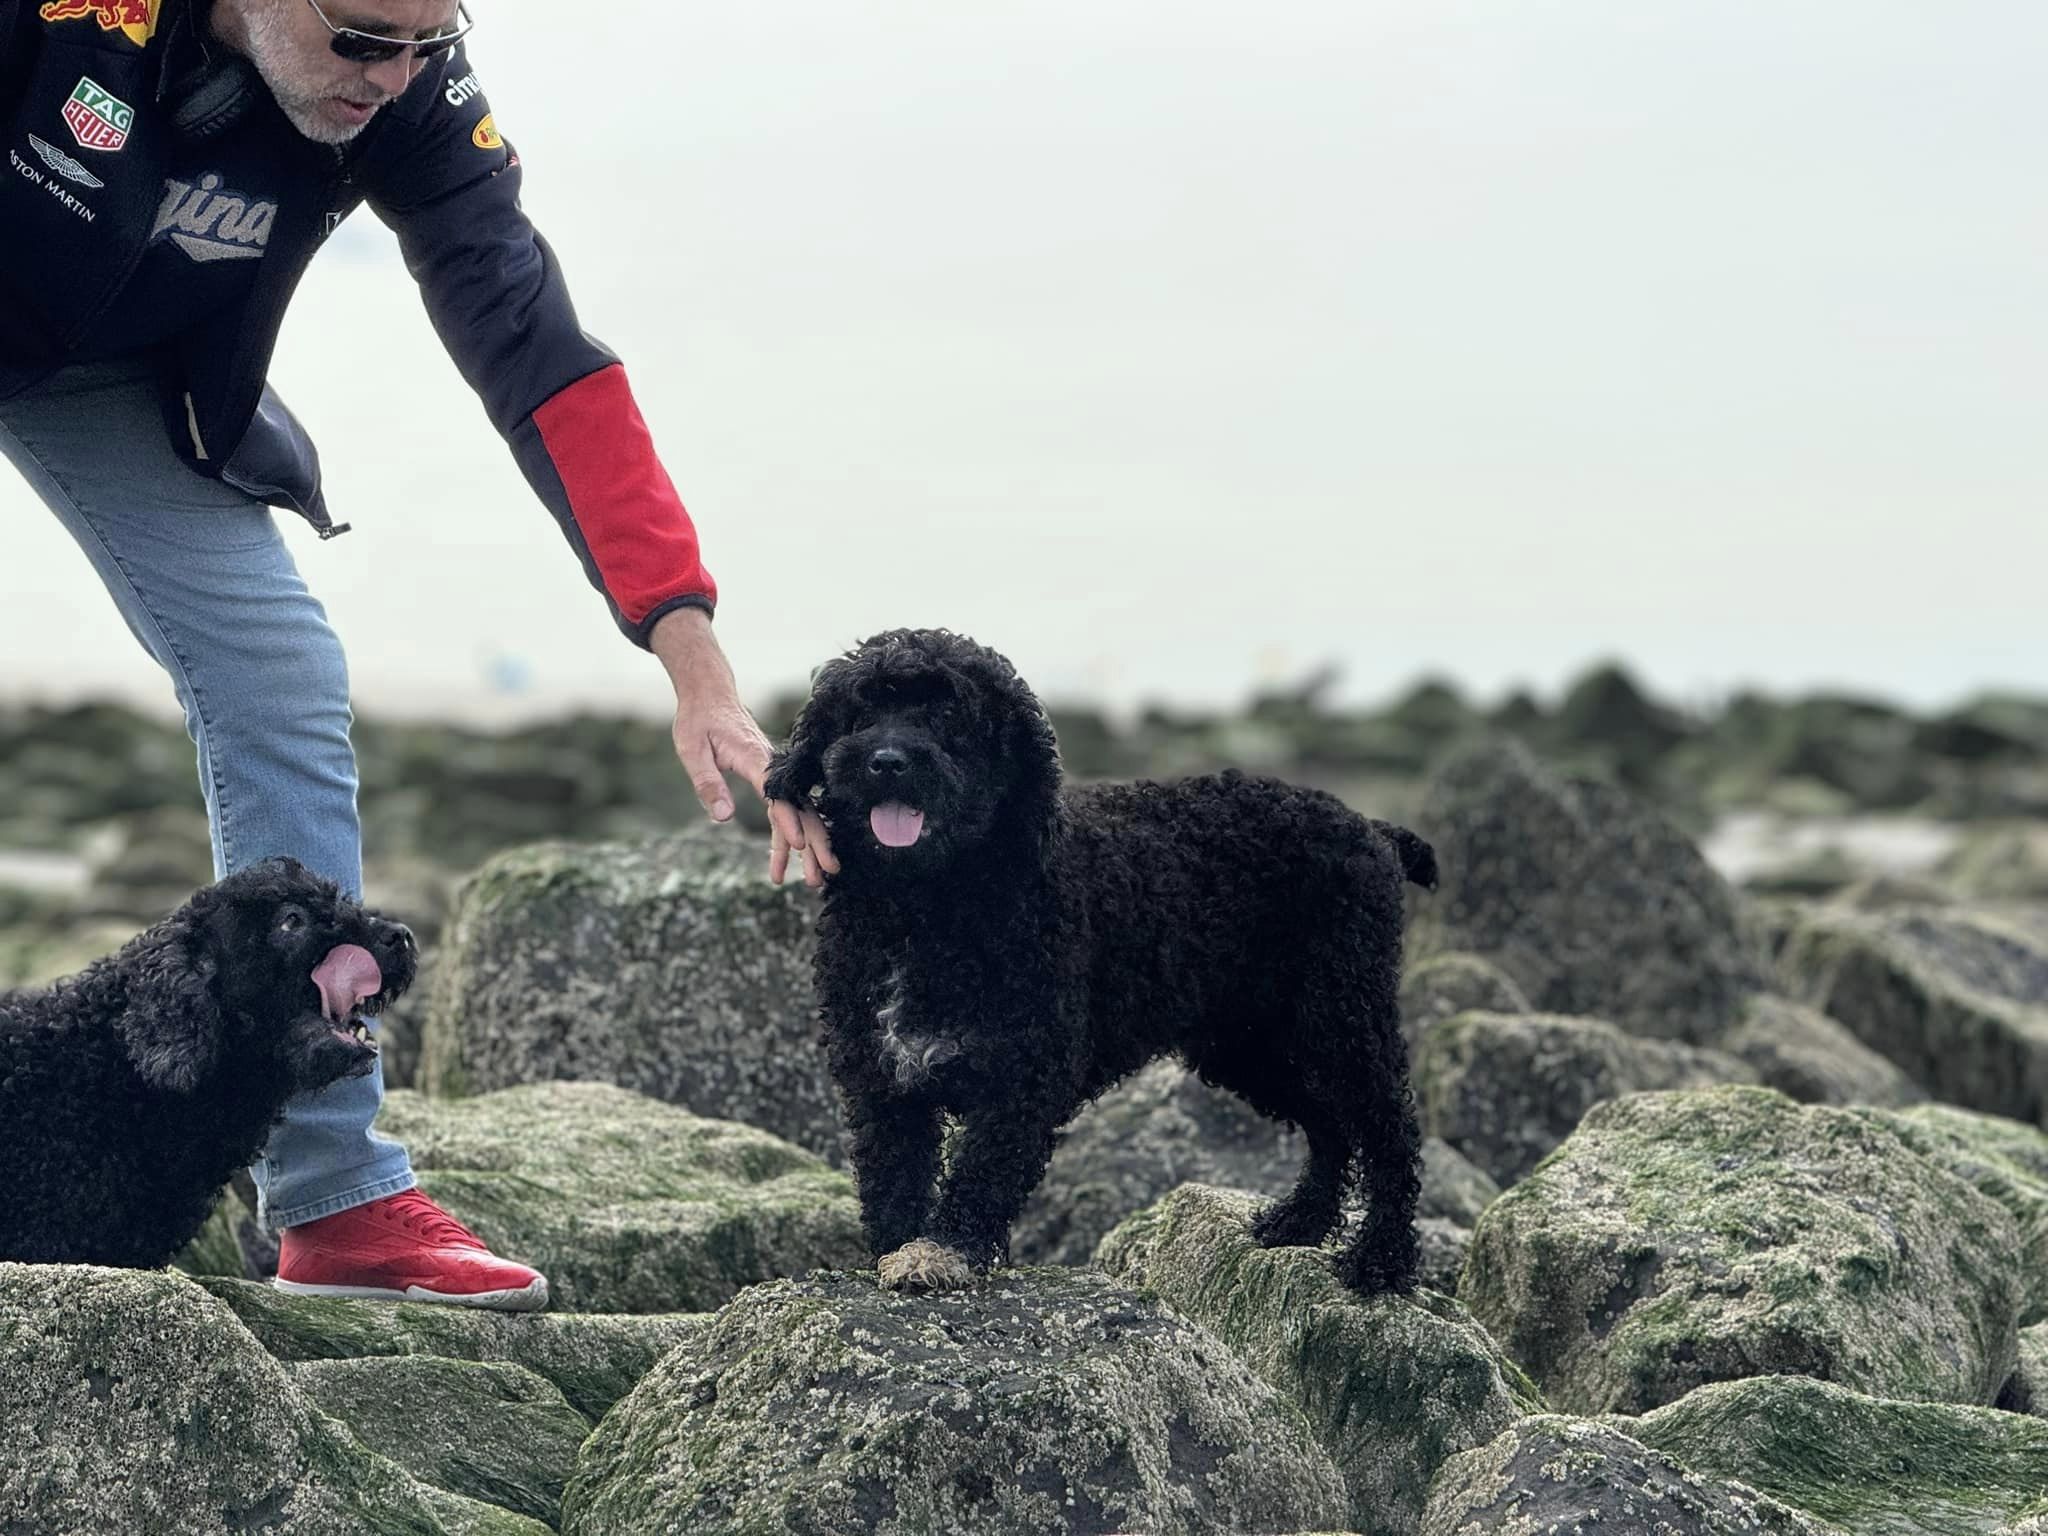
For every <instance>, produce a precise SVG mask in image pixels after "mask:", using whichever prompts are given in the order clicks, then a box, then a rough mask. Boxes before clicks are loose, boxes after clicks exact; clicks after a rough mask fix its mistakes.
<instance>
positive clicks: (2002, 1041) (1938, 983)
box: [1778, 907, 2048, 1124]
mask: <svg viewBox="0 0 2048 1536" xmlns="http://www.w3.org/2000/svg"><path fill="white" fill-rule="evenodd" d="M1778 969H1779V971H1780V973H1781V975H1782V977H1783V978H1784V983H1785V987H1786V990H1787V991H1788V992H1790V994H1791V995H1792V996H1793V997H1794V998H1796V999H1798V1000H1799V1001H1801V1002H1806V1003H1810V1004H1812V1005H1813V1006H1814V1007H1816V1008H1818V1009H1820V1010H1821V1011H1822V1012H1824V1013H1826V1014H1828V1015H1829V1016H1830V1017H1832V1018H1835V1019H1838V1020H1840V1021H1841V1022H1842V1023H1843V1024H1844V1025H1846V1026H1848V1028H1849V1030H1850V1031H1851V1032H1852V1033H1853V1034H1855V1036H1856V1037H1857V1038H1858V1039H1859V1040H1861V1041H1862V1042H1863V1043H1864V1044H1865V1045H1867V1046H1869V1047H1870V1048H1871V1049H1872V1050H1874V1051H1876V1052H1877V1053H1878V1054H1879V1055H1880V1056H1883V1057H1884V1058H1886V1059H1887V1060H1888V1061H1890V1062H1892V1063H1893V1064H1894V1065H1896V1066H1897V1067H1899V1068H1900V1070H1902V1071H1903V1072H1904V1073H1905V1074H1906V1075H1907V1076H1908V1077H1910V1078H1911V1079H1912V1080H1913V1081H1914V1082H1916V1083H1918V1084H1920V1085H1921V1086H1923V1087H1924V1088H1926V1089H1927V1090H1928V1092H1929V1093H1931V1094H1932V1095H1933V1096H1934V1097H1936V1098H1938V1099H1941V1100H1943V1101H1945V1102H1947V1103H1951V1104H1961V1105H1963V1106H1964V1107H1965V1108H1968V1109H1979V1110H1983V1111H1985V1112H1987V1113H1989V1114H1994V1115H2006V1116H2009V1117H2010V1118H2012V1119H2015V1120H2025V1121H2028V1122H2030V1123H2033V1124H2040V1123H2041V1122H2042V1119H2043V1117H2044V1115H2048V938H2044V937H2043V935H2042V934H2041V933H2040V932H2039V931H2038V929H2036V928H2033V927H2030V926H2028V925H2027V924H2025V923H2023V922H2021V921H2017V920H2015V918H2014V917H2013V916H2012V915H2010V914H1994V913H1991V912H1988V911H1980V910H1972V909H1965V908H1953V907H1950V908H1942V909H1939V910H1930V909H1926V908H1908V909H1902V910H1899V911H1893V912H1880V913H1858V912H1850V911H1844V910H1840V909H1835V908H1827V907H1823V908H1816V909H1814V910H1813V911H1811V912H1809V913H1808V914H1807V916H1806V919H1805V920H1804V921H1803V922H1802V923H1801V924H1800V925H1799V927H1798V928H1797V929H1796V930H1795V931H1794V932H1793V934H1792V936H1791V937H1790V938H1789V939H1788V940H1787V941H1786V944H1785V948H1784V951H1783V953H1782V954H1781V955H1780V956H1779V960H1778Z"/></svg>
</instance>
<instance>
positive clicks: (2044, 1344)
mask: <svg viewBox="0 0 2048 1536" xmlns="http://www.w3.org/2000/svg"><path fill="white" fill-rule="evenodd" d="M1998 1406H1999V1407H2000V1408H2003V1409H2004V1410H2005V1411H2006V1412H2007V1413H2025V1414H2031V1415H2032V1416H2033V1417H2035V1418H2037V1419H2048V1323H2036V1324H2034V1326H2033V1327H2031V1328H2022V1329H2021V1330H2020V1357H2019V1363H2018V1364H2017V1365H2015V1366H2014V1367H2013V1371H2012V1376H2011V1378H2010V1379H2009V1380H2008V1381H2007V1382H2006V1384H2005V1390H2004V1391H2002V1392H2000V1393H1999V1394H1998Z"/></svg>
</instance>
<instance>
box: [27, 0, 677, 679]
mask: <svg viewBox="0 0 2048 1536" xmlns="http://www.w3.org/2000/svg"><path fill="white" fill-rule="evenodd" d="M195 5H198V6H200V7H201V9H202V12H203V5H204V0H91V3H90V4H87V3H86V0H54V3H53V0H0V134H4V142H5V146H6V147H5V151H4V152H5V154H6V157H7V163H6V164H4V165H0V399H5V398H7V397H9V396H11V395H14V394H18V393H21V392H22V391H24V390H27V389H29V388H32V387H33V386H34V385H35V384H36V383H37V382H38V381H40V380H41V379H43V378H45V377H47V376H48V375H49V374H50V373H52V372H54V371H55V370H56V369H57V368H59V367H61V366H63V365H64V363H65V362H66V361H67V359H68V358H70V357H72V356H73V355H74V349H75V348H77V347H78V345H79V344H80V341H81V338H83V337H86V336H87V335H88V334H89V333H91V332H92V330H93V328H94V325H95V322H96V321H98V320H99V319H100V317H102V316H103V315H105V314H106V313H107V311H108V309H109V306H110V305H112V304H113V302H114V300H115V298H116V297H117V296H118V295H119V294H120V293H121V291H122V289H123V287H124V286H125V285H126V284H127V283H128V281H129V279H130V277H131V275H132V274H133V273H134V272H135V270H136V267H137V264H138V263H139V262H140V261H141V259H142V256H143V253H144V250H145V248H146V246H147V245H148V243H149V241H150V238H151V234H152V226H153V224H154V223H156V222H157V220H158V218H159V208H160V205H162V204H163V202H164V199H165V195H166V190H165V189H166V182H167V179H168V178H167V175H166V166H167V164H168V163H169V162H170V160H171V158H172V156H173V155H174V153H176V152H177V151H178V149H179V145H178V141H177V138H176V136H175V134H174V130H173V129H172V126H171V112H172V109H173V107H174V106H175V105H176V100H177V93H176V84H177V80H176V76H177V73H178V70H179V69H180V68H182V58H181V52H180V50H181V49H186V50H189V49H190V48H191V47H192V33H193V30H194V28H195V20H194V10H193V7H194V6H195ZM74 12H82V14H70V13H74ZM83 82H90V84H91V87H92V93H93V99H94V100H96V101H105V100H108V99H111V100H112V101H113V102H114V103H115V107H116V108H117V109H119V110H117V111H115V112H114V113H113V114H112V116H113V121H114V123H115V124H116V125H118V126H117V127H116V128H115V129H114V130H113V133H114V136H117V137H120V138H122V140H123V142H121V143H120V145H119V148H118V149H117V150H116V151H114V152H111V153H109V152H106V151H104V150H101V151H100V152H97V153H94V152H92V151H91V150H90V149H89V148H88V147H87V146H86V144H85V142H84V141H83V140H77V139H76V138H75V135H74V136H67V129H66V122H67V118H66V114H67V112H69V113H72V114H74V116H75V114H76V112H77V105H76V103H75V102H74V97H75V96H77V94H78V93H79V92H80V91H81V90H82V89H83V84H82V83H83ZM256 95H257V96H258V97H260V98H261V99H260V100H259V101H258V102H257V103H256V105H255V106H254V108H253V109H252V110H249V111H247V112H246V113H245V114H244V115H243V116H242V117H240V118H239V119H237V120H236V122H235V123H234V126H233V127H232V128H231V129H229V130H228V131H227V132H225V133H223V134H221V135H220V136H219V137H218V139H217V140H211V141H209V142H208V144H207V153H208V154H209V155H211V156H213V157H215V160H214V163H216V164H217V165H218V166H219V167H220V170H221V174H222V175H223V176H224V177H225V178H226V179H227V182H228V183H229V184H231V185H232V184H234V178H235V176H236V174H237V169H236V167H237V163H238V157H240V160H241V162H242V163H243V164H245V165H246V166H247V167H249V168H250V171H249V173H250V174H252V175H254V174H259V172H258V171H257V170H256V169H255V167H257V166H258V165H259V164H260V166H261V171H260V174H262V175H265V176H267V177H269V178H270V184H272V185H277V186H278V195H277V196H276V200H275V201H276V216H275V220H274V222H273V223H272V224H271V226H270V228H269V230H268V231H267V249H266V250H265V251H264V253H263V257H262V260H261V261H260V263H257V266H258V270H257V272H256V274H255V277H254V285H253V287H252V288H251V289H250V290H249V292H248V294H247V296H246V298H245V299H244V300H243V301H242V302H240V303H239V304H237V305H235V306H233V307H232V308H230V309H228V310H227V311H225V312H223V313H217V314H213V315H209V316H206V317H204V318H202V319H201V320H199V321H198V322H196V323H195V324H194V325H193V327H192V328H191V329H190V330H188V331H186V332H184V333H182V334H180V335H179V336H178V337H177V338H176V339H175V341H173V342H172V343H171V344H169V345H168V346H166V347H163V348H161V349H159V351H158V353H157V356H159V357H160V359H161V375H162V382H163V396H164V422H165V430H166V431H167V432H169V434H170V436H171V439H172V441H173V442H174V443H175V444H176V446H177V448H178V450H179V451H180V453H181V454H183V455H184V457H185V458H186V459H188V460H189V461H190V462H191V463H192V465H193V467H194V468H195V469H197V470H198V471H199V472H200V473H201V474H205V475H209V476H213V477H216V478H219V479H221V480H225V481H227V482H228V483H230V484H232V485H235V486H237V487H239V488H240V489H242V490H244V491H247V492H248V493H249V494H251V495H252V496H255V497H257V498H258V499H260V500H262V501H264V502H267V503H269V504H270V505H272V506H277V507H285V508H289V509H290V510H292V511H295V512H297V513H299V514H300V515H301V516H303V517H305V518H306V519H307V521H309V522H310V523H312V524H313V526H314V527H316V528H318V529H319V530H320V531H321V533H322V535H323V536H326V535H328V534H331V533H333V532H335V531H337V529H336V527H335V525H334V523H333V521H332V519H331V518H330V517H329V515H328V511H327V506H326V502H325V499H324V497H323V496H322V494H321V489H320V464H319V456H318V454H317V453H316V451H315V449H314V447H313V443H312V440H311V439H310V438H309V437H308V436H307V434H306V431H305V429H304V428H303V427H301V426H300V425H299V423H298V421H297V420H296V419H294V418H293V416H292V414H291V412H290V411H289V410H287V409H286V408H285V406H284V403H283V401H282V400H280V399H279V398H278V397H277V395H276V393H275V392H274V391H273V390H271V389H270V388H269V385H268V383H267V378H266V376H267V374H268V371H269V367H270V360H271V355H272V352H273V350H274V349H275V346H276V342H277V334H278V330H279V327H280V326H281V325H282V324H283V321H284V315H285V310H286V307H287V306H288V305H289V304H290V302H291V297H292V294H293V292H294V291H295V290H296V288H297V286H298V283H299V280H300V278H301V277H302V276H303V275H304V274H305V270H306V267H307V265H308V264H309V263H310V262H311V261H312V259H313V256H314V254H315V253H316V252H317V251H318V250H319V248H320V246H321V244H322V242H323V241H325V240H326V238H327V236H328V235H329V234H331V233H332V232H333V231H334V229H335V227H336V226H337V225H339V224H340V222H341V221H342V220H343V219H344V218H346V217H347V216H348V215H349V214H350V213H352V212H354V211H355V209H356V208H358V207H360V206H361V205H362V204H364V203H368V204H369V205H370V207H371V208H372V210H374V211H375V212H376V214H377V215H378V217H379V218H381V219H382V220H383V221H384V222H385V223H386V224H388V225H390V226H391V228H392V229H393V230H394V231H395V232H396V233H397V235H398V239H399V245H400V247H401V249H402V250H403V252H404V255H405V263H406V266H407V268H408V269H409V270H410V271H411V273H412V275H413V278H414V280H415V281H416V282H417V283H418V284H419V288H420V292H421V294H422V295H423V297H424V298H425V300H426V306H427V312H428V314H429V316H430V317H431V318H432V320H433V323H434V328H435V330H436V331H437V332H438V333H439V335H440V337H441V340H442V343H443V344H444V345H445V346H446V347H447V349H448V353H449V356H450V357H452V358H453V359H454V361H455V364H456V366H457V367H458V368H459V369H460V370H461V372H462V376H463V377H464V378H465V379H467V380H468V381H469V385H470V387H471V388H472V389H474V390H475V391H476V393H477V396H478V398H480V399H481V400H482V401H483V405H484V409H485V411H486V412H487V413H488V415H489V416H490V419H491V424H492V425H493V426H494V427H496V428H497V430H498V432H499V434H500V435H501V436H502V437H504V439H505V441H506V442H507V443H508V444H509V445H510V446H511V449H512V454H513V457H514V458H515V459H516V460H517V461H518V464H519V468H520V470H521V471H522V472H523V473H524V474H525V476H526V479H527V481H528V483H529V484H531V485H532V486H533V488H534V491H535V493H536V494H537V495H538V496H539V497H540V499H541V501H542V502H543V503H544V504H545V505H546V506H547V508H548V510H549V511H550V512H552V513H553V514H554V517H555V520H556V522H558V523H559V524H560V525H561V528H562V532H563V533H564V534H565V535H566V536H567V538H568V540H569V543H570V545H571V547H572V548H574V550H575V551H576V554H577V556H578V558H579V559H580V560H581V561H582V562H583V568H584V570H585V572H586V573H587V574H588V575H589V577H590V580H591V582H592V584H593V585H595V586H596V587H597V589H598V590H599V591H600V592H602V593H603V594H604V597H605V600H606V601H607V602H608V603H609V604H610V606H611V609H612V614H613V617H614V618H615V619H616V620H617V621H618V624H619V626H620V628H621V629H623V630H624V631H625V632H626V634H627V635H629V636H631V637H632V638H633V639H634V640H636V641H638V642H639V643H640V644H642V645H645V644H646V643H647V637H648V634H649V632H650V631H651V629H652V628H653V626H654V622H655V620H657V619H659V618H660V617H661V616H662V615H663V614H665V613H667V612H669V611H670V610H671V609H674V608H677V607H684V606H695V607H701V608H703V609H705V610H706V611H709V610H710V609H711V608H712V606H713V604H714V603H715V601H716V598H717V589H716V587H715V586H714V585H713V583H712V580H711V577H710V575H709V574H708V573H707V572H706V571H705V569H704V566H703V563H702V561H701V560H700V558H699V554H698V547H697V534H696V530H695V528H694V527H693V526H692V525H691V522H690V518H689V515H688V513H686V512H685V511H684V509H683V504H682V502H681V500H680V499H679V498H678V497H677V495H676V491H675V487H674V486H673V485H672V484H671V483H670V481H669V477H668V474H667V472H666V471H665V470H664V469H663V468H662V466H661V463H660V460H659V459H658V458H657V457H656V455H655V452H654V445H653V441H652V439H651V437H650V436H649V434H648V431H647V426H646V423H645V422H644V421H643V420H642V419H641V416H640V412H639V408H638V407H637V406H636V405H635V404H634V401H633V396H632V392H631V390H630V389H629V388H628V386H627V383H626V376H625V370H624V368H623V367H622V366H621V365H620V363H619V361H618V359H617V358H616V357H614V356H613V355H612V354H611V353H610V352H609V351H607V350H606V349H605V348H604V347H603V346H602V345H601V344H600V343H598V342H597V341H595V340H593V339H592V338H591V337H589V336H587V335H585V334H584V332H583V329H582V327H581V326H579V325H578V324H577V320H576V312H575V308H574V306H573V305H572V304H571V302H570V299H569V290H568V287H567V286H566V284H565V283H564V281H563V278H562V271H561V268H560V267H559V266H558V265H557V264H556V261H555V257H554V253H553V252H552V251H551V250H550V249H549V248H548V245H547V242H546V241H545V240H543V239H542V238H541V237H540V235H539V234H538V233H537V232H536V231H535V229H534V227H533V225H532V223H531V222H529V221H528V219H527V217H526V215H525V214H524V213H523V212H522V211H521V209H520V206H519V190H520V174H521V173H520V167H519V157H518V156H517V154H515V153H514V152H513V151H512V149H511V148H510V146H509V145H507V144H505V143H504V142H503V141H502V140H501V139H500V138H499V137H498V135H497V134H496V132H495V131H494V129H493V127H492V122H491V108H490V105H489V103H488V102H487V101H486V99H485V98H484V96H483V95H482V93H481V91H480V90H479V88H478V87H477V85H476V81H475V77H474V75H473V73H472V71H471V68H470V65H469V63H468V61H467V57H466V53H465V50H464V49H462V48H460V47H457V48H456V49H454V50H452V51H451V52H450V53H448V54H446V55H443V56H442V57H441V58H440V59H438V60H435V61H433V62H432V63H430V64H429V65H428V66H427V67H426V68H425V69H424V70H423V71H422V72H421V74H420V76H419V78H418V79H417V80H415V81H414V82H413V85H412V87H411V89H409V90H408V91H407V92H406V93H405V95H403V96H402V97H400V98H399V99H398V100H397V101H395V102H392V103H391V104H390V105H388V106H386V107H385V108H384V109H383V110H382V111H381V112H379V113H378V114H377V116H376V117H375V118H374V119H373V120H372V121H371V123H370V125H369V126H368V127H367V128H366V129H364V131H363V132H362V133H361V134H360V135H359V136H358V137H357V138H356V139H355V140H354V141H353V142H352V143H350V144H348V145H346V146H343V147H342V148H340V149H336V148H332V147H329V146H324V145H319V144H315V143H313V142H311V141H310V140H307V139H305V138H304V137H302V136H301V135H300V134H299V133H298V132H297V131H296V130H295V129H293V128H292V126H291V125H290V123H289V121H288V120H287V119H286V118H285V117H284V115H283V113H282V112H280V111H279V110H278V109H277V107H276V104H275V103H274V102H272V101H271V100H270V99H269V97H268V93H267V92H264V91H262V90H261V88H260V86H259V87H258V88H257V91H256ZM88 126H90V125H88ZM38 140H40V145H38ZM60 147H61V149H62V150H68V151H69V153H68V154H62V153H60V154H58V155H56V156H54V157H53V156H51V155H49V154H48V153H46V151H48V150H51V149H54V148H60ZM67 160H68V161H69V162H70V163H71V166H72V171H71V172H70V173H69V174H67V173H66V171H65V169H64V165H65V162H66V161H67ZM81 168H82V169H83V172H84V174H83V175H79V174H77V173H78V171H79V169H81ZM280 180H281V183H282V184H281V185H279V182H280Z"/></svg>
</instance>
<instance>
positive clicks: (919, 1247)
mask: <svg viewBox="0 0 2048 1536" xmlns="http://www.w3.org/2000/svg"><path fill="white" fill-rule="evenodd" d="M875 1273H876V1274H877V1275H878V1276H880V1277H881V1281H882V1286H883V1288H884V1289H885V1290H891V1291H959V1290H965V1289H966V1288H967V1287H968V1286H970V1285H972V1284H974V1266H973V1265H972V1264H970V1263H968V1262H967V1259H966V1256H965V1255H964V1254H961V1253H958V1252H956V1251H955V1250H953V1249H951V1248H943V1247H941V1246H940V1245H939V1244H937V1243H935V1242H933V1241H932V1240H931V1239H930V1238H926V1237H920V1238H916V1239H913V1240H912V1241H910V1242H907V1243H905V1244H904V1245H903V1246H902V1247H901V1248H898V1249H897V1250H896V1251H895V1252H894V1253H885V1254H883V1255H882V1257H881V1258H880V1259H879V1260H877V1261H876V1263H875Z"/></svg>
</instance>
